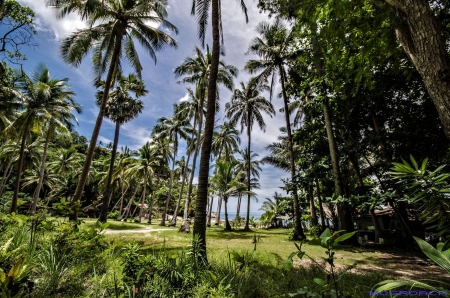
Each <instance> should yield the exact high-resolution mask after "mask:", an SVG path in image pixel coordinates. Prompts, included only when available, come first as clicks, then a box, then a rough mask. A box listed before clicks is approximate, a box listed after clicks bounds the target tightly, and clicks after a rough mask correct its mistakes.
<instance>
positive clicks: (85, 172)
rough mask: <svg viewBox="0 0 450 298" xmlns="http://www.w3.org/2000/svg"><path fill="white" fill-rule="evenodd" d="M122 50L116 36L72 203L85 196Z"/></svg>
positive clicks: (74, 217)
mask: <svg viewBox="0 0 450 298" xmlns="http://www.w3.org/2000/svg"><path fill="white" fill-rule="evenodd" d="M121 48H122V38H121V37H120V35H117V36H116V43H115V45H114V51H113V53H112V56H111V61H110V66H109V70H108V75H107V76H106V82H105V89H104V90H103V97H102V103H101V105H100V110H99V112H98V116H97V120H96V122H95V126H94V131H93V132H92V136H91V141H90V143H89V148H88V151H87V153H86V160H85V162H84V165H83V170H82V172H81V175H80V180H79V181H78V185H77V189H76V191H75V194H74V196H73V199H72V202H73V203H75V202H77V201H81V196H82V195H83V190H84V186H85V184H86V181H87V179H88V175H89V170H90V168H91V163H92V158H93V157H94V151H95V147H96V145H97V139H98V135H99V133H100V128H101V126H102V122H103V117H104V116H105V110H106V104H107V101H108V96H109V89H110V87H111V83H112V79H113V74H114V72H115V69H116V66H117V63H118V61H119V60H118V59H119V54H120V50H121ZM73 219H74V220H77V219H78V213H77V212H75V214H74V216H73Z"/></svg>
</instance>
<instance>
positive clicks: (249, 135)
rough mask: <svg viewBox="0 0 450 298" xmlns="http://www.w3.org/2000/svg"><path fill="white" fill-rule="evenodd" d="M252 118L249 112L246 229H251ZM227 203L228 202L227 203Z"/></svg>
mask: <svg viewBox="0 0 450 298" xmlns="http://www.w3.org/2000/svg"><path fill="white" fill-rule="evenodd" d="M250 119H251V113H250V112H249V113H248V119H247V125H248V126H247V137H248V145H247V148H248V152H247V153H248V154H247V155H248V156H247V159H248V161H247V190H248V194H247V215H246V218H245V227H244V230H250V226H249V220H250V197H251V196H250V191H251V183H250V182H251V177H250V157H251V154H250V145H251V127H250V123H251V122H250ZM225 204H226V203H225Z"/></svg>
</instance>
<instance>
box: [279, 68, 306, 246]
mask: <svg viewBox="0 0 450 298" xmlns="http://www.w3.org/2000/svg"><path fill="white" fill-rule="evenodd" d="M278 67H279V71H280V76H281V91H282V94H283V103H284V115H285V120H286V131H287V134H288V145H289V161H290V170H291V178H294V177H295V174H296V173H295V172H296V171H295V159H294V144H293V140H292V132H291V121H290V119H289V107H288V97H287V94H286V89H285V87H284V83H285V81H286V78H285V73H284V68H283V66H282V65H279V66H278ZM292 198H293V202H294V232H293V236H292V237H293V239H294V240H303V239H306V236H305V233H304V232H303V227H302V221H301V220H302V219H301V214H300V205H299V199H298V193H297V185H296V184H295V183H293V184H292Z"/></svg>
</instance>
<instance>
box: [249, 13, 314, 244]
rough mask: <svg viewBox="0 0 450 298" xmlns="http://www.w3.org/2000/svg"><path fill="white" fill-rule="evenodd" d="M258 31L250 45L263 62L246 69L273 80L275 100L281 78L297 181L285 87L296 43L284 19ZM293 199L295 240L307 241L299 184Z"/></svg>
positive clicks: (263, 79) (258, 79)
mask: <svg viewBox="0 0 450 298" xmlns="http://www.w3.org/2000/svg"><path fill="white" fill-rule="evenodd" d="M256 31H257V32H258V33H259V34H260V35H261V37H256V38H254V39H253V40H252V42H251V43H250V47H249V49H248V53H251V54H256V55H258V56H260V57H261V60H249V61H248V62H247V64H246V65H245V69H246V70H247V71H248V72H250V73H251V74H254V73H256V72H259V71H261V73H260V74H259V75H257V76H256V77H255V81H256V82H257V83H260V84H261V83H265V82H267V81H268V79H269V77H272V79H271V84H270V85H271V88H270V96H271V97H272V93H273V89H274V84H275V81H276V77H277V76H279V77H280V83H281V93H282V96H283V102H284V111H285V113H284V114H285V120H286V130H287V135H288V146H289V153H290V156H289V159H290V170H291V177H292V178H294V177H295V175H296V169H295V159H294V147H293V140H292V132H291V122H290V119H289V112H288V111H289V108H288V104H289V99H288V96H287V93H286V88H285V83H286V70H285V65H286V63H287V62H288V60H289V59H290V57H291V56H292V55H293V54H292V49H291V45H292V41H293V39H294V36H293V33H292V31H290V30H289V29H287V28H286V27H285V26H284V25H283V23H282V22H281V20H280V19H276V20H275V22H274V24H272V25H271V24H269V23H267V22H261V23H260V24H259V25H258V26H257V28H256ZM292 196H293V201H294V235H293V237H294V239H295V240H303V239H306V236H305V233H304V232H303V228H302V225H301V216H300V210H299V199H298V194H297V187H296V186H295V184H294V185H293V189H292Z"/></svg>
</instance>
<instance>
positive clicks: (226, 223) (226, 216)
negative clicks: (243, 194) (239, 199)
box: [223, 198, 231, 231]
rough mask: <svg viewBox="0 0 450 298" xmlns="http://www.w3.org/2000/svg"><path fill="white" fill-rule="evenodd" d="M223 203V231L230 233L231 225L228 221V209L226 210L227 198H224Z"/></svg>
mask: <svg viewBox="0 0 450 298" xmlns="http://www.w3.org/2000/svg"><path fill="white" fill-rule="evenodd" d="M223 202H224V203H225V230H227V231H231V225H230V222H229V221H228V209H227V203H228V198H224V199H223Z"/></svg>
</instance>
